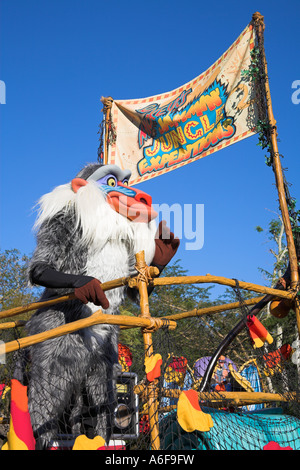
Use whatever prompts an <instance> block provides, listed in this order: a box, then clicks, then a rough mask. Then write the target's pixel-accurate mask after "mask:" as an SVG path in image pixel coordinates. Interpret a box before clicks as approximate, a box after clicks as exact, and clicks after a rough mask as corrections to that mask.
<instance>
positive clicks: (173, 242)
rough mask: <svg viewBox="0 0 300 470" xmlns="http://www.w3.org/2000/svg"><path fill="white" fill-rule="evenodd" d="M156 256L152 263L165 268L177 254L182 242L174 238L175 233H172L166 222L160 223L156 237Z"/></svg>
mask: <svg viewBox="0 0 300 470" xmlns="http://www.w3.org/2000/svg"><path fill="white" fill-rule="evenodd" d="M155 244H156V248H155V254H154V258H153V261H152V263H153V264H156V265H158V266H162V267H165V266H166V265H167V264H168V263H169V262H170V261H171V259H172V258H173V256H174V255H175V254H176V251H177V250H178V247H179V244H180V240H179V238H177V237H176V238H175V237H174V233H173V232H170V229H169V228H168V227H167V223H166V221H165V220H162V221H161V222H160V223H159V226H158V229H157V232H156V235H155Z"/></svg>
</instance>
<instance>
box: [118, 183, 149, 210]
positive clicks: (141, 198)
mask: <svg viewBox="0 0 300 470" xmlns="http://www.w3.org/2000/svg"><path fill="white" fill-rule="evenodd" d="M118 186H125V185H124V184H123V183H118ZM125 187H126V186H125ZM130 189H131V190H132V191H135V196H134V199H135V200H136V201H138V202H141V203H143V204H146V205H147V206H150V207H151V206H152V197H151V196H150V195H149V194H147V193H144V191H140V190H139V189H136V188H132V187H131V188H130Z"/></svg>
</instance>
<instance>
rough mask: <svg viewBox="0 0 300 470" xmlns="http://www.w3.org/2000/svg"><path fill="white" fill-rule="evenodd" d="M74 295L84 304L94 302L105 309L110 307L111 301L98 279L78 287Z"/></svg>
mask: <svg viewBox="0 0 300 470" xmlns="http://www.w3.org/2000/svg"><path fill="white" fill-rule="evenodd" d="M74 294H75V296H76V297H77V299H79V300H81V302H83V303H84V304H87V303H88V302H93V304H95V305H99V306H101V307H102V308H104V309H107V308H108V307H109V301H108V299H107V297H106V295H105V293H104V291H103V290H102V288H101V282H100V281H98V279H95V278H94V279H92V280H91V281H89V282H87V284H85V285H84V286H82V287H76V288H75V290H74Z"/></svg>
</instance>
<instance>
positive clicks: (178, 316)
mask: <svg viewBox="0 0 300 470" xmlns="http://www.w3.org/2000/svg"><path fill="white" fill-rule="evenodd" d="M263 298H264V297H254V298H253V299H247V300H244V304H245V305H255V304H257V303H258V302H259V301H260V300H262V299H263ZM240 306H241V304H240V302H232V303H230V304H223V305H214V306H213V307H204V308H195V309H194V310H188V311H186V312H181V313H175V314H173V315H172V314H171V315H168V316H166V317H163V318H165V319H168V320H175V321H177V320H183V319H185V318H192V317H200V316H202V315H209V314H214V313H221V312H226V311H228V310H234V309H237V308H239V307H240Z"/></svg>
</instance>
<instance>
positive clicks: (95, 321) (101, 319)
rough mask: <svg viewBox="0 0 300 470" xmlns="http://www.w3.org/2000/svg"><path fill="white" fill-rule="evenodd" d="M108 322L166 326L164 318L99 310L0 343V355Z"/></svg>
mask: <svg viewBox="0 0 300 470" xmlns="http://www.w3.org/2000/svg"><path fill="white" fill-rule="evenodd" d="M103 323H105V324H110V325H119V326H121V325H122V326H123V325H124V326H130V327H131V328H138V327H141V328H150V329H153V328H154V329H156V328H161V327H163V326H166V323H165V321H164V319H160V318H147V317H130V316H128V315H108V314H104V313H102V311H101V310H98V311H97V312H95V313H93V315H91V316H89V317H87V318H83V319H80V320H76V321H74V322H70V323H67V324H65V325H61V326H58V327H56V328H53V329H51V330H47V331H44V332H42V333H38V334H36V335H31V336H27V337H24V338H20V339H18V340H14V341H10V342H9V343H6V344H0V355H1V354H7V353H10V352H13V351H16V350H18V349H23V348H26V347H28V346H33V345H35V344H38V343H42V342H44V341H47V340H49V339H53V338H58V337H60V336H64V335H66V334H69V333H73V332H75V331H78V330H81V329H82V328H88V327H91V326H95V325H100V324H103ZM168 327H169V328H170V329H174V328H176V323H175V322H174V321H170V322H169V323H168Z"/></svg>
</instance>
